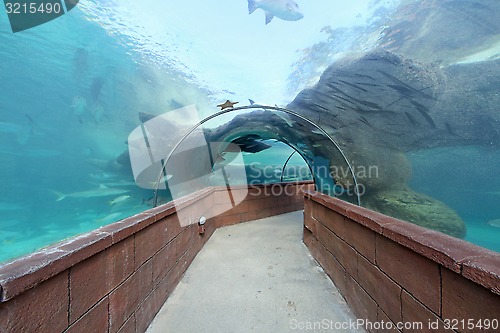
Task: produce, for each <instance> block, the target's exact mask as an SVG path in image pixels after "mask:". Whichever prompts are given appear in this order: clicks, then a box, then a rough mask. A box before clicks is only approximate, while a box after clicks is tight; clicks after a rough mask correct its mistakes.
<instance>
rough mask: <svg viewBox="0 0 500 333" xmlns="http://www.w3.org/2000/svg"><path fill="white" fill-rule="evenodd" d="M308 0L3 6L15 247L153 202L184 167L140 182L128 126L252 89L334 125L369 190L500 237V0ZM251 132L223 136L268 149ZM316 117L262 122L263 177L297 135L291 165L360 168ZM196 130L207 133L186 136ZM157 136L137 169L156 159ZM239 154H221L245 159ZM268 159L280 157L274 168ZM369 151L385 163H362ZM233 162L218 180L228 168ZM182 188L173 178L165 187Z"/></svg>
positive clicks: (7, 220)
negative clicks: (296, 12)
mask: <svg viewBox="0 0 500 333" xmlns="http://www.w3.org/2000/svg"><path fill="white" fill-rule="evenodd" d="M295 1H296V2H297V4H299V5H300V7H301V10H302V11H303V14H304V16H303V18H302V19H300V20H298V21H284V20H281V19H279V18H277V17H276V18H275V19H274V20H273V21H272V22H270V23H269V24H267V25H266V24H265V20H264V13H262V12H261V10H260V9H259V10H257V11H256V13H254V14H252V15H249V14H248V6H247V5H248V2H247V1H246V0H241V1H221V2H198V3H197V4H196V6H195V7H193V5H192V3H190V2H179V1H169V0H166V1H162V2H158V1H152V0H144V1H141V2H140V3H139V2H137V1H131V0H121V1H114V2H113V1H96V0H88V1H80V2H78V4H77V5H76V6H75V7H74V8H73V9H71V11H69V12H68V13H66V14H65V15H63V16H61V17H58V18H56V19H54V20H51V21H50V22H47V23H45V24H41V25H39V26H36V27H33V28H32V29H27V30H24V31H21V32H18V33H12V29H11V25H10V22H9V17H8V15H7V14H6V12H5V11H4V10H3V9H2V10H0V43H1V45H2V48H1V50H0V60H1V61H0V74H1V78H2V80H0V91H1V98H0V114H1V118H0V174H1V175H2V183H1V185H2V186H1V187H0V188H1V191H0V192H1V197H0V215H1V219H0V262H3V261H5V260H9V259H12V258H15V257H18V256H21V255H24V254H27V253H30V252H33V251H36V250H38V249H40V248H42V247H44V246H47V245H49V244H52V243H55V242H58V241H60V240H62V239H65V238H68V237H72V236H75V235H78V234H81V233H84V232H88V231H91V230H94V229H96V228H99V227H101V226H103V225H107V224H110V223H113V222H116V221H119V220H121V219H123V218H126V217H130V216H132V215H135V214H138V213H140V212H143V211H144V210H147V209H149V208H151V207H153V206H154V201H155V198H154V193H153V192H154V190H153V189H152V188H149V187H148V186H150V185H152V184H148V183H151V182H152V183H153V184H154V183H156V182H157V181H158V178H160V180H163V181H165V180H171V182H172V184H174V185H175V179H174V178H172V179H169V174H168V173H163V174H162V176H161V177H159V174H160V169H157V170H154V169H151V170H152V171H151V173H152V174H156V173H157V174H156V175H154V177H152V178H153V180H152V181H150V179H149V178H148V179H147V180H146V178H144V179H143V177H145V176H141V172H139V182H141V183H143V185H145V186H144V187H138V186H137V184H136V182H135V179H134V176H133V172H132V170H131V166H130V156H129V150H131V149H133V147H131V146H128V140H127V138H128V136H129V135H130V133H131V131H133V130H134V128H136V127H137V126H138V125H140V124H143V123H144V122H146V121H147V120H148V119H149V118H150V117H156V116H158V115H163V114H165V112H168V111H169V110H176V109H179V108H182V107H185V108H188V107H187V106H188V105H196V108H197V111H198V112H199V114H197V115H196V118H195V119H188V118H189V117H188V114H190V113H189V112H186V114H185V115H183V116H182V117H181V118H179V119H177V121H182V122H184V123H185V124H184V125H183V126H184V127H183V131H184V132H181V131H180V127H177V128H176V131H178V134H179V135H180V136H179V137H178V139H179V140H181V139H182V137H183V136H184V135H185V134H186V133H187V132H188V131H189V130H190V129H191V128H192V127H193V126H194V125H196V124H197V123H199V122H200V121H201V120H203V119H205V118H207V117H209V116H212V115H213V114H215V113H216V112H217V111H218V109H216V108H215V106H216V105H217V104H219V103H221V102H224V101H225V100H227V99H230V100H231V101H232V102H240V103H241V104H236V106H240V105H244V103H245V102H244V101H247V100H248V99H249V98H253V99H255V100H256V101H257V102H258V103H261V104H267V105H275V103H276V105H278V106H279V107H284V108H286V109H288V110H292V111H294V112H296V113H298V114H300V115H302V116H304V117H306V118H307V119H310V120H312V121H313V122H314V123H315V124H318V125H319V126H320V127H321V128H323V129H324V130H326V132H327V133H328V134H329V135H330V136H332V138H334V139H335V141H336V142H337V143H338V144H339V147H340V148H341V149H342V150H343V151H344V152H345V153H346V156H347V157H348V160H349V161H350V163H351V164H352V167H353V168H354V171H355V175H356V180H357V181H358V182H359V184H360V193H363V192H362V191H363V189H366V192H365V193H364V195H362V196H361V199H362V200H361V201H362V202H361V204H362V205H363V206H364V207H367V208H369V209H372V210H375V211H378V212H381V213H384V214H386V215H390V216H393V217H397V218H400V219H403V220H406V221H410V222H412V223H415V224H419V223H420V225H423V226H425V227H427V228H431V229H435V230H439V231H441V232H445V233H447V234H450V235H453V236H455V237H459V238H463V239H465V240H467V241H470V242H473V243H475V244H477V245H479V246H482V247H485V248H488V249H491V250H494V251H500V242H499V241H498V240H499V239H500V227H499V226H500V205H498V198H499V193H500V181H499V179H498V177H495V175H496V174H497V169H498V165H499V161H500V149H499V147H500V116H499V115H500V113H499V112H498V105H499V104H500V99H499V98H500V95H499V94H498V87H499V86H500V83H499V82H498V78H499V77H500V74H499V72H500V66H499V64H500V53H499V51H498V50H499V48H500V43H499V36H500V24H499V22H500V18H499V15H500V7H499V6H500V2H499V1H497V0H469V1H461V0H449V1H438V0H429V1H410V0H404V1H401V0H387V1H372V0H356V3H355V4H354V3H352V4H349V5H346V4H345V3H344V2H342V1H340V0H317V1H313V2H311V1H303V0H295ZM258 12H260V14H261V15H259V14H258ZM186 18H189V19H186ZM193 23H194V24H193ZM228 27H231V29H228ZM290 35H293V36H294V38H290ZM248 41H251V43H248ZM253 111H254V112H255V114H254V115H256V114H257V113H258V112H257V111H258V107H257V108H254V109H253ZM261 111H263V110H261ZM261 111H259V112H261ZM264 111H265V110H264ZM138 115H139V117H138ZM235 115H236V114H235ZM226 116H227V117H228V119H227V121H232V122H233V124H234V123H236V122H238V121H239V120H238V118H237V117H233V115H231V114H227V115H226ZM160 117H161V116H160ZM289 117H291V116H289ZM233 118H234V120H233ZM278 118H280V117H279V116H278ZM285 118H286V117H285ZM222 119H223V116H221V118H219V120H216V119H214V120H213V121H214V122H213V123H212V122H207V123H206V124H205V125H206V127H207V128H209V129H210V128H212V129H213V128H217V127H218V126H221V124H224V123H225V121H223V120H222ZM280 119H281V118H280ZM219 121H220V122H219ZM277 121H278V122H279V121H281V124H285V123H287V121H284V120H277ZM248 124H251V122H248ZM177 125H178V126H180V125H179V124H177ZM266 125H267V123H266ZM271 125H272V124H271ZM271 125H269V126H271ZM292 125H293V126H289V125H288V124H286V126H284V127H283V131H285V130H287V129H288V130H290V131H292V130H294V129H295V127H296V125H295V124H292ZM255 126H257V124H255ZM259 126H261V125H259ZM306 126H308V125H307V124H306ZM146 127H147V125H146V126H145V127H144V130H145V131H146V130H147V131H151V133H152V134H154V132H155V129H154V128H149V129H148V128H146ZM299 127H300V126H299ZM297 128H298V127H297ZM298 130H299V131H300V128H298ZM312 130H314V128H313V129H312ZM167 132H168V130H167ZM169 133H170V132H169ZM235 133H236V132H235ZM249 133H251V131H249V132H248V133H241V138H240V140H241V141H238V138H236V137H229V138H224V136H222V138H223V139H224V140H225V139H229V141H234V140H236V141H235V145H236V146H237V147H240V146H242V145H245V144H247V147H246V148H248V149H255V147H257V146H254V147H252V146H251V144H250V145H249V144H248V143H249V142H251V140H250V139H251V138H249V137H248V136H249V135H250V134H249ZM304 133H305V132H304ZM136 134H137V137H138V138H140V137H143V136H144V135H143V133H142V129H141V130H140V131H139V132H137V133H136ZM287 134H288V133H287ZM309 134H310V135H309ZM309 134H308V135H307V136H305V139H299V138H297V139H296V138H294V137H293V136H292V137H285V139H286V140H288V141H286V140H284V139H283V140H282V139H280V138H279V137H278V136H277V135H269V133H267V134H266V135H264V134H262V136H259V138H258V139H257V138H255V141H258V142H259V145H261V146H265V145H270V146H271V148H268V149H264V150H262V151H260V152H257V153H246V152H244V151H243V152H241V158H242V161H243V162H244V164H245V165H246V169H245V172H246V175H247V178H248V177H250V178H251V179H250V180H253V181H263V182H266V181H268V182H274V181H279V180H280V179H279V177H278V175H279V173H280V168H281V166H277V165H279V164H281V163H285V161H286V159H287V157H288V156H289V155H290V154H291V152H292V151H295V150H297V151H298V152H297V153H295V154H294V155H293V157H292V159H297V165H299V164H300V165H301V167H300V168H298V167H292V168H291V169H289V170H290V172H292V170H295V169H296V170H295V171H297V172H298V173H299V174H298V175H297V173H295V175H293V174H290V175H288V179H289V180H291V181H293V180H295V179H304V178H306V175H305V174H306V173H307V172H308V170H309V167H308V166H307V163H309V165H312V162H315V165H316V166H318V165H319V166H320V167H321V166H323V165H326V164H327V163H329V164H330V170H329V171H330V172H335V173H338V174H340V175H337V174H336V175H334V177H333V178H332V179H328V178H327V177H326V178H325V177H319V178H318V177H317V175H316V179H315V181H316V184H318V186H319V187H321V188H325V187H328V186H329V187H330V189H331V188H332V186H331V185H332V184H331V182H332V181H333V182H334V183H335V182H336V184H335V185H339V186H341V187H342V186H344V185H345V184H342V181H343V177H342V176H343V174H347V176H346V177H345V178H349V177H350V176H349V175H350V173H349V172H348V170H347V171H346V170H345V164H343V162H342V158H341V156H340V155H339V154H338V152H337V151H336V150H335V149H333V150H331V152H330V153H328V154H332V155H331V156H330V155H328V154H326V155H325V154H320V153H318V152H317V151H316V150H318V148H319V146H320V145H322V144H323V143H322V141H319V142H313V141H312V137H316V138H318V139H321V136H319V135H317V133H313V132H310V133H309ZM238 135H240V134H238ZM153 136H154V135H153ZM245 136H246V137H247V139H243V137H245ZM309 136H311V140H310V142H309V141H308V140H309V139H308V137H309ZM194 137H199V138H200V140H202V139H203V138H202V136H201V133H199V134H196V135H195V134H194V133H193V138H190V139H189V138H188V139H186V140H193V141H192V144H195V143H196V142H195V141H194V140H195V139H194ZM301 140H305V141H307V142H304V141H303V142H301ZM132 141H133V140H132ZM285 141H286V142H285ZM176 142H177V141H176ZM214 142H215V141H214ZM238 143H239V144H240V145H238ZM185 144H186V145H187V143H185ZM315 145H316V147H315ZM248 146H250V147H248ZM285 146H286V147H290V148H285ZM139 148H141V147H137V149H139ZM142 148H144V147H142ZM219 148H220V149H222V148H221V147H214V151H220V149H219ZM231 148H235V147H233V146H231V147H230V148H229V149H230V150H231ZM155 149H156V148H155ZM285 149H290V150H289V152H288V151H287V152H286V153H285V152H284V151H285ZM308 150H309V152H308ZM143 151H144V155H143V157H144V159H143V163H144V165H143V166H140V165H139V166H138V169H141V168H144V169H146V168H147V167H146V165H147V164H148V163H149V164H151V157H150V155H149V151H148V150H147V149H146V150H144V149H143ZM282 151H283V152H282ZM150 152H151V154H155V153H156V152H155V150H154V149H153V148H152V150H151V151H150ZM231 154H233V153H230V152H227V153H225V154H224V156H219V157H218V158H219V160H217V158H216V161H219V162H220V161H222V159H224V160H225V162H224V161H222V164H221V165H224V163H227V164H231V165H236V164H238V163H240V162H241V159H240V157H235V158H234V159H231V158H232V156H231ZM233 155H235V154H233ZM236 155H237V154H236ZM236 155H235V156H236ZM285 155H286V156H285ZM165 156H166V155H165ZM312 156H314V157H312ZM216 157H217V156H216ZM315 157H317V159H316V160H314V158H315ZM325 160H326V161H328V162H326V161H325ZM302 161H304V162H302ZM338 161H340V162H338ZM243 162H241V163H243ZM264 162H265V163H264ZM299 162H300V163H299ZM306 162H307V163H306ZM255 163H260V164H262V165H266V166H267V165H272V167H271V168H267V167H266V170H268V171H269V172H267V174H266V175H264V173H263V172H262V170H261V169H259V168H258V166H257V165H254V164H255ZM266 163H268V164H266ZM292 164H293V162H289V165H292ZM252 165H254V166H252ZM207 166H208V167H210V163H209V164H207ZM334 167H338V170H335V169H334ZM371 167H374V168H377V169H373V172H374V173H375V172H376V170H378V174H375V175H374V177H364V176H363V174H362V171H363V168H364V170H366V172H370V169H369V168H371ZM225 168H231V166H228V167H227V166H225ZM299 169H300V170H299ZM323 170H326V168H323ZM153 171H154V172H153ZM229 171H230V172H229V178H230V180H231V181H232V182H234V183H237V182H239V181H240V180H239V177H238V175H237V173H236V171H235V170H232V171H231V170H229ZM220 172H222V171H221V168H219V169H217V168H216V169H215V171H214V175H212V176H211V177H210V178H209V179H208V182H209V183H211V184H223V183H224V181H225V180H224V176H223V175H222V176H221V175H220V174H219V175H217V173H220ZM300 172H303V173H304V174H301V173H300ZM345 172H347V173H345ZM325 173H326V172H325ZM146 174H147V173H144V175H146ZM259 174H260V175H262V179H260V178H259ZM191 176H192V177H194V176H196V175H191ZM285 176H286V174H285ZM148 177H149V176H148ZM186 177H188V176H187V175H186ZM294 178H295V179H294ZM242 179H244V178H242ZM255 179H257V180H255ZM283 180H284V181H286V180H287V179H286V177H283ZM347 180H349V179H346V181H347ZM245 181H248V179H246V180H245ZM245 181H243V180H241V183H244V182H245ZM179 184H180V183H179ZM193 186H194V185H193ZM333 188H334V189H338V188H339V187H333ZM343 188H349V187H348V186H347V187H343ZM176 191H178V194H181V193H182V192H183V191H184V189H182V188H181V186H180V185H179V187H177V186H176ZM170 196H171V194H170V193H169V192H168V191H167V190H166V189H161V188H159V190H158V202H164V201H166V200H168V199H169V198H170ZM343 196H344V195H343V194H341V195H340V197H341V198H342V197H343ZM344 199H346V200H348V201H351V202H353V200H352V199H353V198H352V197H347V198H344ZM437 221H439V222H442V223H440V225H437V224H436V222H437ZM450 221H454V222H452V223H451V222H450Z"/></svg>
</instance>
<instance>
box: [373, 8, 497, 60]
mask: <svg viewBox="0 0 500 333" xmlns="http://www.w3.org/2000/svg"><path fill="white" fill-rule="evenodd" d="M498 22H500V2H499V1H498V0H425V1H412V0H404V1H402V2H401V4H400V5H399V6H398V10H397V11H396V13H394V14H393V15H392V16H391V19H390V20H389V22H386V23H385V29H384V31H383V33H382V34H381V35H380V45H382V46H383V47H384V48H385V49H387V50H389V51H391V52H394V53H398V54H400V55H403V56H407V57H411V58H412V59H415V60H418V61H422V62H429V63H430V62H439V63H440V64H441V65H449V64H452V63H455V62H458V61H463V60H464V58H466V59H470V56H471V55H475V56H476V57H477V56H483V58H485V57H489V56H491V55H493V56H496V57H498V51H494V52H492V53H488V52H485V51H486V50H488V49H489V48H490V47H491V46H492V45H493V46H495V44H496V43H498V34H500V25H499V24H498ZM437 32H439V33H437ZM492 51H493V50H492ZM482 60H485V59H482Z"/></svg>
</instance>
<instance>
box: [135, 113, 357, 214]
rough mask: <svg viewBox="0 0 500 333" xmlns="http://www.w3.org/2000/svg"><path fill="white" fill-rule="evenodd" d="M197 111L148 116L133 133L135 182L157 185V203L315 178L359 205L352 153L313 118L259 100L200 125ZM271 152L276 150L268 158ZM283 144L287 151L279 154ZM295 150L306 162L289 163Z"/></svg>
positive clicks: (318, 184)
mask: <svg viewBox="0 0 500 333" xmlns="http://www.w3.org/2000/svg"><path fill="white" fill-rule="evenodd" d="M181 115H184V117H182V116H181ZM186 115H187V116H186ZM197 115H198V112H197V110H196V107H195V106H190V107H184V108H181V109H178V110H173V111H171V112H168V113H165V114H163V115H161V116H158V117H143V118H144V120H145V121H144V122H143V123H142V124H141V125H140V126H139V127H138V128H136V129H135V130H134V131H133V132H132V133H131V135H130V136H129V139H128V146H129V153H130V160H131V165H132V171H133V173H134V177H135V181H136V183H137V184H138V185H139V186H140V187H142V188H145V189H153V190H154V200H153V202H154V204H155V205H156V204H158V203H163V202H166V201H169V200H170V199H173V200H174V202H175V200H177V199H180V198H182V197H183V196H185V195H187V194H190V193H193V192H195V191H198V190H201V189H203V188H206V187H207V186H213V185H222V186H226V187H227V188H228V189H230V188H231V187H232V186H238V185H247V184H248V185H252V184H269V183H273V182H280V181H282V180H288V181H291V180H293V181H300V180H307V179H310V177H311V176H312V177H313V178H314V181H315V184H316V188H317V190H318V191H321V192H323V193H325V194H328V195H332V196H337V197H339V198H341V199H343V200H346V201H349V202H352V203H355V204H359V203H360V196H359V193H358V186H357V183H356V178H355V175H354V173H353V171H352V167H351V166H350V164H349V162H348V160H347V159H346V157H345V154H344V153H343V152H342V151H341V150H340V148H339V147H338V145H337V144H336V143H335V141H334V140H333V139H332V138H331V137H330V136H329V135H328V134H327V133H326V132H325V131H323V130H322V129H321V128H320V127H318V126H317V125H315V124H314V123H312V122H311V121H309V120H308V119H306V118H304V117H302V116H300V115H298V114H295V113H294V112H292V111H289V110H286V109H282V108H277V107H270V106H260V105H250V106H247V107H239V108H235V109H230V110H226V111H221V112H219V113H216V114H214V115H212V116H210V117H207V118H205V119H203V120H201V121H199V122H197V123H196V121H197ZM190 121H191V123H189V122H190ZM193 123H194V124H193ZM285 147H287V148H288V149H286V148H285ZM266 150H273V151H275V152H274V154H272V155H270V156H268V157H266V156H265V155H264V153H265V151H266ZM280 150H281V157H280V155H279V154H277V152H278V151H280ZM293 152H296V153H297V154H298V155H299V156H300V157H302V160H303V161H304V162H305V163H303V164H302V165H293V164H288V163H289V161H290V159H291V157H292V156H291V155H292V153H293ZM250 156H253V158H251V157H250ZM259 157H260V158H259ZM252 159H253V161H252ZM304 164H305V165H307V169H308V170H307V171H306V170H304V167H305V165H304ZM287 166H288V168H286V167H287ZM291 175H293V177H292V176H291ZM239 199H240V201H241V200H242V199H243V198H239ZM237 203H238V201H237V202H234V204H235V205H236V204H237Z"/></svg>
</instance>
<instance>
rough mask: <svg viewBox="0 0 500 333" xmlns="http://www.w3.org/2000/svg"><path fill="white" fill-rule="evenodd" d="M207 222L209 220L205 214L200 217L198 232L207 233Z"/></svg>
mask: <svg viewBox="0 0 500 333" xmlns="http://www.w3.org/2000/svg"><path fill="white" fill-rule="evenodd" d="M205 222H207V219H206V218H205V216H202V217H200V219H199V220H198V233H199V234H200V235H203V234H204V233H205Z"/></svg>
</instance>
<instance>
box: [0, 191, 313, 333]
mask: <svg viewBox="0 0 500 333" xmlns="http://www.w3.org/2000/svg"><path fill="white" fill-rule="evenodd" d="M312 186H313V185H312V184H311V183H302V184H275V185H264V186H253V187H252V188H250V189H249V188H247V187H240V188H238V189H236V191H245V192H246V191H248V195H247V196H246V198H245V199H244V200H243V202H241V203H240V204H239V205H237V206H235V207H220V205H224V203H223V200H221V197H222V190H224V188H210V189H207V190H203V191H201V192H198V193H195V194H193V195H190V196H187V197H185V198H183V199H182V200H180V201H176V206H174V205H173V204H172V203H169V204H166V205H163V206H160V207H156V208H153V209H151V210H148V211H145V212H144V213H141V214H139V215H136V216H133V217H130V218H127V219H124V220H122V221H119V222H116V223H113V224H111V225H108V226H105V227H103V228H100V229H97V230H95V231H92V232H90V233H87V234H84V235H81V236H77V237H74V238H72V239H70V240H67V241H64V242H61V243H59V244H55V245H53V246H50V247H48V248H46V249H44V250H41V251H39V252H37V253H34V254H31V255H28V256H25V257H23V258H20V259H17V260H15V261H12V262H10V263H6V264H3V265H2V266H0V288H1V289H0V332H2V333H3V332H9V333H14V332H37V333H44V332H47V333H57V332H71V333H73V332H110V333H115V332H144V331H145V330H146V328H147V327H148V325H149V323H150V322H151V320H152V319H153V318H154V316H155V314H156V313H157V312H158V311H159V309H160V308H161V306H162V305H163V303H164V302H165V300H166V299H167V297H168V296H169V295H170V293H171V292H172V291H173V289H174V288H175V286H176V285H177V283H178V282H179V280H180V279H181V277H182V275H183V274H184V272H185V271H186V269H187V268H188V266H189V264H190V263H191V262H192V260H193V259H194V257H195V256H196V254H197V253H198V252H199V251H200V250H201V248H202V247H203V245H204V244H205V242H206V241H207V240H208V238H209V237H210V236H211V235H212V233H213V231H214V230H215V229H216V228H218V227H221V226H225V225H231V224H235V223H239V222H243V221H249V220H253V219H257V218H263V217H267V216H272V215H276V214H280V213H285V212H290V211H295V210H300V209H302V208H303V192H301V189H311V188H312ZM285 188H287V191H285ZM272 189H274V191H273V190H272ZM181 209H182V210H187V212H188V213H189V216H190V217H192V218H193V221H197V219H198V218H199V217H200V216H202V215H208V216H211V215H214V213H216V212H219V211H223V210H226V209H228V210H226V211H224V212H223V213H222V214H221V215H220V216H216V217H213V218H211V219H209V220H208V221H207V223H206V232H205V234H204V235H199V234H198V228H197V225H193V224H192V225H190V226H187V227H181V225H180V223H179V220H178V216H177V211H179V210H181ZM185 212H186V211H185Z"/></svg>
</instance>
